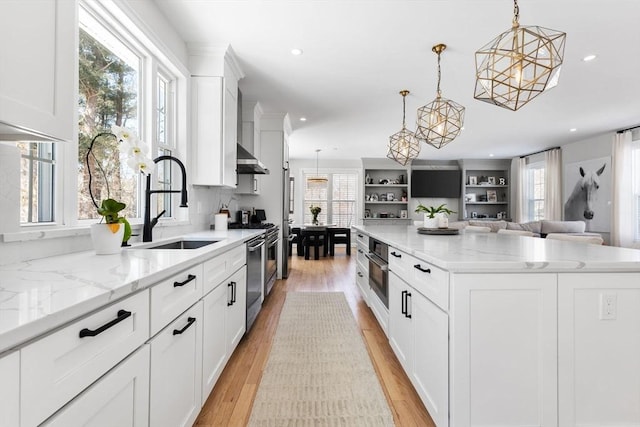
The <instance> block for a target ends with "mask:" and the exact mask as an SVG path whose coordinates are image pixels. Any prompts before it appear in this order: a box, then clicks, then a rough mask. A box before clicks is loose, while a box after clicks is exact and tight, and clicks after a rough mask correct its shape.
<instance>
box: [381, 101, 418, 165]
mask: <svg viewBox="0 0 640 427" xmlns="http://www.w3.org/2000/svg"><path fill="white" fill-rule="evenodd" d="M400 95H402V129H401V130H400V132H396V133H394V134H393V135H391V136H390V137H389V151H388V152H387V157H388V158H390V159H391V160H395V161H396V162H398V163H400V164H401V165H402V166H405V165H406V164H407V163H409V162H410V161H411V160H412V159H415V158H416V157H418V154H420V141H418V140H417V139H416V136H415V135H414V134H413V132H411V131H410V130H408V129H407V125H406V123H405V120H404V117H405V107H406V105H405V98H406V96H407V95H409V91H408V90H401V91H400Z"/></svg>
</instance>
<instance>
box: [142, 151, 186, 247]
mask: <svg viewBox="0 0 640 427" xmlns="http://www.w3.org/2000/svg"><path fill="white" fill-rule="evenodd" d="M162 160H172V161H174V162H176V163H177V164H178V166H180V170H181V172H182V189H181V190H152V189H151V174H149V175H147V188H146V190H145V192H144V225H143V227H142V241H143V242H150V241H151V239H152V237H151V230H152V229H153V227H154V226H155V225H156V224H157V223H158V219H159V218H160V217H161V216H162V215H164V213H165V211H162V212H160V214H158V216H157V217H155V218H154V219H151V195H152V194H153V193H180V207H181V208H186V207H187V171H186V170H185V168H184V164H182V162H181V161H180V160H179V159H177V158H175V157H173V156H159V157H156V158H155V159H153V162H154V163H158V162H160V161H162Z"/></svg>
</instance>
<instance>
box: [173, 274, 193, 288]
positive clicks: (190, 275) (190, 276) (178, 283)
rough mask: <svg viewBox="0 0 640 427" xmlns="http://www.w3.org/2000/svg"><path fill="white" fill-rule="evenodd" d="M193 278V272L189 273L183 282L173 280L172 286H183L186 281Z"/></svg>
mask: <svg viewBox="0 0 640 427" xmlns="http://www.w3.org/2000/svg"><path fill="white" fill-rule="evenodd" d="M195 279H196V276H194V275H193V274H189V275H188V276H187V280H185V281H184V282H173V287H174V288H178V287H180V286H184V285H186V284H187V283H189V282H191V281H192V280H195Z"/></svg>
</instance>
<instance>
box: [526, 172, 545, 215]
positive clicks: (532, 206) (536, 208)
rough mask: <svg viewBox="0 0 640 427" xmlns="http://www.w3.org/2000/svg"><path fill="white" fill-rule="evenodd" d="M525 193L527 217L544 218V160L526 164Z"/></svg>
mask: <svg viewBox="0 0 640 427" xmlns="http://www.w3.org/2000/svg"><path fill="white" fill-rule="evenodd" d="M526 193H527V194H526V200H527V215H526V216H527V219H528V220H529V221H538V220H541V219H544V162H538V163H531V164H529V165H527V173H526Z"/></svg>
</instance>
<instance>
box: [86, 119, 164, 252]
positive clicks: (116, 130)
mask: <svg viewBox="0 0 640 427" xmlns="http://www.w3.org/2000/svg"><path fill="white" fill-rule="evenodd" d="M102 136H112V137H114V138H116V140H117V141H118V142H119V143H120V144H122V147H121V152H123V153H126V155H127V157H128V158H127V165H128V166H129V167H130V168H131V169H132V170H134V171H135V172H140V173H141V174H143V175H148V174H149V173H151V171H152V170H153V167H154V166H155V163H154V162H153V160H152V159H151V158H150V157H149V156H148V155H147V153H148V152H149V146H148V145H147V144H146V143H144V142H143V141H141V140H140V139H139V138H138V137H137V135H136V134H135V133H134V132H132V131H130V130H129V129H127V128H124V127H120V126H115V125H114V126H112V127H111V133H109V132H103V133H99V134H97V135H96V136H95V137H94V138H93V139H92V140H91V144H90V145H89V149H88V150H87V155H86V158H85V159H86V165H87V171H88V175H89V182H88V187H89V195H90V196H91V201H92V202H93V205H94V206H95V207H96V210H97V212H98V214H99V215H101V216H102V219H103V220H104V222H105V223H106V224H107V225H109V226H110V228H111V231H112V233H116V232H117V231H118V230H119V228H120V227H119V225H120V224H124V234H123V237H122V242H123V244H126V242H127V241H128V240H129V238H130V237H131V225H130V224H129V221H128V220H127V219H126V218H125V217H123V216H120V214H119V212H120V211H122V210H123V209H124V208H126V206H127V205H126V204H125V203H122V202H119V201H117V200H115V199H112V198H111V197H109V180H108V179H107V177H106V176H105V177H104V178H105V183H106V188H107V199H104V200H102V202H101V204H100V205H98V202H97V201H96V199H95V197H94V195H93V191H92V185H91V181H92V172H91V163H90V161H89V158H90V157H91V156H93V157H94V159H95V154H94V153H93V151H92V149H93V146H94V144H95V143H96V141H97V139H98V138H99V137H102ZM99 169H100V168H99ZM100 171H101V172H102V174H103V175H104V171H103V170H102V169H100ZM101 222H102V220H101Z"/></svg>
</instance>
